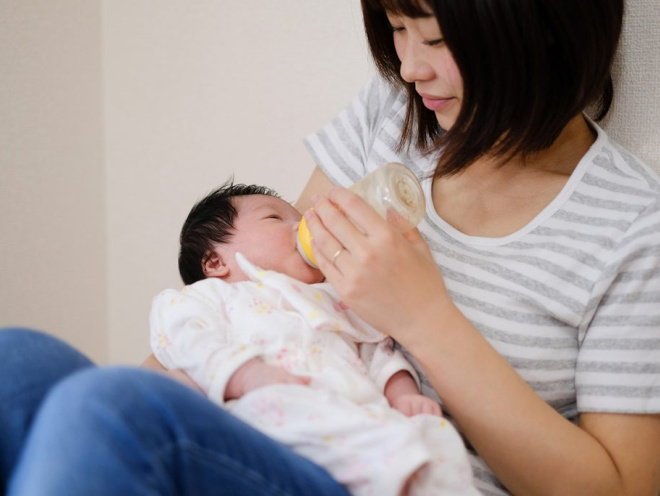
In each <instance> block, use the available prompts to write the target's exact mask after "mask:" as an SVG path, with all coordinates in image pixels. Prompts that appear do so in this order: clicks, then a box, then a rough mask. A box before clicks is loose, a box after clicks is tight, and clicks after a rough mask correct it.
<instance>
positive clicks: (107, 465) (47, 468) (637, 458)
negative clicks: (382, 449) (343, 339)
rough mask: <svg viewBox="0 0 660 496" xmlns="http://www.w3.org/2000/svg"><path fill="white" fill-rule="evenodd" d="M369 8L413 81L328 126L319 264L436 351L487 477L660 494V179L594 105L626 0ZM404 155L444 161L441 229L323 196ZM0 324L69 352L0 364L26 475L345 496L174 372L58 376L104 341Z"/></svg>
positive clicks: (80, 484) (600, 103)
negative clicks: (410, 225) (598, 121)
mask: <svg viewBox="0 0 660 496" xmlns="http://www.w3.org/2000/svg"><path fill="white" fill-rule="evenodd" d="M362 6H363V11H364V14H365V26H366V30H367V34H368V38H369V43H370V46H371V50H372V54H373V55H374V58H375V60H376V62H377V66H378V68H379V69H380V71H381V73H382V74H383V75H384V76H385V80H387V81H388V82H389V83H392V85H390V84H388V83H385V82H383V81H381V80H376V81H375V82H374V83H372V84H371V85H370V86H369V87H368V88H367V89H366V90H365V91H363V93H361V95H360V96H359V97H358V99H357V100H356V101H355V102H354V103H353V105H351V106H350V107H349V109H347V111H345V112H343V113H342V114H340V116H339V117H338V118H337V119H336V120H335V121H333V122H332V123H331V124H330V125H329V126H328V127H326V128H324V129H323V130H321V131H320V132H319V133H317V134H316V135H314V136H312V137H310V138H309V140H308V146H309V148H310V150H311V151H312V153H313V155H314V157H315V159H316V161H317V163H318V164H319V167H320V168H318V169H317V170H316V171H315V173H314V175H313V176H312V179H311V180H310V182H309V184H308V186H307V187H306V189H305V191H304V192H303V195H302V196H301V200H300V203H299V205H300V208H301V209H304V210H307V207H309V206H312V205H313V207H314V208H313V210H312V211H309V212H307V213H306V217H307V221H308V224H309V227H310V230H311V231H312V233H313V235H314V237H315V245H314V250H315V256H316V258H317V260H318V261H319V265H320V267H321V269H322V270H323V272H324V273H325V275H326V276H327V278H328V279H329V280H330V281H331V282H332V283H333V284H334V285H335V286H336V288H337V290H338V291H339V293H340V294H341V296H342V297H343V298H344V299H345V301H347V302H348V303H349V305H350V306H351V307H352V308H353V309H354V310H356V311H357V312H358V313H359V314H360V315H361V316H362V317H364V318H365V319H366V320H368V321H369V322H370V323H371V324H372V325H374V326H376V327H379V328H381V329H382V330H384V331H385V332H387V333H389V334H390V335H391V336H392V337H394V338H395V339H396V340H397V341H398V342H399V343H400V344H401V345H402V346H403V347H404V348H405V349H406V350H407V352H408V353H409V354H410V356H411V357H412V358H414V359H415V360H416V363H417V364H418V366H419V370H420V372H421V373H422V375H423V377H424V382H425V387H426V388H425V393H426V394H428V395H430V396H432V397H436V395H437V397H439V398H440V399H441V400H442V402H443V404H444V409H445V410H446V412H447V413H448V414H449V415H451V416H452V417H453V419H454V420H455V422H456V423H457V425H458V426H459V428H460V429H461V430H462V432H463V434H464V436H465V440H466V443H467V444H468V446H469V448H470V450H471V452H472V453H473V468H474V472H475V476H476V478H477V483H478V484H479V487H480V488H481V489H482V491H483V492H484V493H485V494H506V493H507V492H511V493H513V494H524V495H534V494H550V493H559V494H562V495H564V494H580V495H584V494H656V493H657V489H658V487H659V480H660V474H658V465H659V463H660V421H659V418H658V415H657V413H658V412H660V403H659V401H658V391H657V389H656V388H655V387H654V385H655V383H656V382H657V379H658V372H657V366H656V365H655V363H658V358H660V357H658V356H657V351H655V350H657V349H660V346H658V345H659V344H660V339H659V336H658V334H659V333H660V332H659V324H660V317H659V316H658V307H659V305H658V304H657V302H658V296H657V295H658V294H660V279H659V278H660V275H659V274H660V260H659V259H660V255H659V253H658V250H657V248H656V246H657V244H658V243H657V241H658V229H659V228H658V226H660V208H659V205H660V193H659V191H660V187H659V185H658V181H657V179H656V178H655V177H654V176H653V175H652V174H651V173H649V171H648V169H646V168H645V167H644V166H643V165H641V164H639V162H637V161H636V160H635V159H634V157H632V156H630V155H629V154H627V153H626V152H625V151H623V150H622V149H620V148H619V147H617V146H616V145H614V144H613V143H612V142H611V141H609V139H608V138H607V136H605V134H604V133H603V132H602V131H601V130H600V129H599V128H598V127H597V126H596V125H595V124H594V123H593V122H591V121H590V120H588V119H587V118H585V117H584V116H583V115H582V113H581V112H582V111H583V110H584V109H585V108H586V107H587V106H589V105H595V107H596V113H597V114H601V116H602V115H604V114H605V113H606V112H607V109H608V108H609V104H610V101H611V85H610V84H609V81H610V79H609V68H610V64H611V60H612V56H613V54H614V51H615V49H616V45H617V42H618V38H619V34H620V28H621V19H622V10H623V5H622V0H582V1H580V2H574V1H572V0H537V1H534V2H530V1H529V0H516V1H509V2H496V1H494V0H493V1H484V0H461V2H447V1H443V0H435V1H431V2H428V3H426V2H417V1H414V0H400V1H396V0H381V1H378V0H363V2H362ZM389 161H398V162H403V163H405V164H406V165H408V166H409V167H410V168H411V169H412V170H413V171H415V172H416V173H418V175H419V176H420V177H423V178H426V179H425V180H424V187H425V190H426V193H427V218H426V219H425V220H424V221H423V222H422V224H421V225H420V231H421V235H420V232H418V231H412V232H410V233H407V234H406V235H398V234H396V233H395V232H394V231H393V230H392V229H390V228H389V226H388V225H387V224H386V223H385V222H384V221H382V220H381V219H380V218H378V217H377V216H376V214H374V213H373V212H372V211H370V210H369V209H368V208H367V207H366V206H365V205H364V204H363V202H361V201H360V200H359V199H358V198H357V197H355V196H353V195H351V194H350V193H348V192H347V191H346V190H344V189H341V188H333V189H330V191H329V192H328V193H327V194H326V191H327V190H328V188H329V187H330V186H331V184H332V183H338V184H341V185H345V186H347V185H349V184H351V183H352V182H355V181H356V180H357V179H359V178H360V177H361V176H362V175H364V174H366V173H367V171H369V170H371V169H373V168H375V167H378V166H380V165H382V164H384V163H386V162H389ZM337 206H338V207H339V209H338V208H336V207H337ZM348 219H350V221H349V220H348ZM353 223H355V224H357V225H358V226H360V229H359V230H358V229H357V228H356V227H355V226H354V224H353ZM429 247H430V249H429ZM434 259H435V261H434ZM436 262H437V264H438V265H436ZM438 267H439V268H440V271H438V270H437V268H438ZM0 337H3V339H4V340H5V342H4V343H0V350H7V349H10V347H11V348H12V349H16V347H19V346H22V347H23V350H25V351H26V352H28V353H30V354H31V355H32V356H36V357H37V360H38V361H37V363H40V362H39V361H43V360H45V359H48V360H51V363H52V362H62V363H64V365H65V366H63V367H60V369H61V370H59V371H57V372H55V373H53V374H49V375H48V380H45V379H43V378H42V377H43V375H41V376H37V377H35V374H34V373H32V374H31V378H32V379H34V381H33V382H35V383H36V387H31V388H30V390H31V391H36V392H35V393H34V394H33V399H32V400H30V401H23V400H21V401H18V400H16V399H15V398H23V396H22V394H23V392H24V391H25V390H26V389H27V387H22V386H21V385H20V384H18V383H17V382H16V381H13V380H11V381H6V380H5V381H3V388H4V389H5V390H4V391H2V392H0V396H1V398H0V399H2V400H3V401H2V402H0V403H1V404H2V405H3V407H4V405H5V404H7V402H6V401H4V400H5V399H6V398H8V397H12V398H14V401H13V404H14V405H18V406H16V407H14V408H12V409H11V410H7V411H3V413H2V419H1V420H2V422H0V425H9V424H7V423H5V418H9V419H10V420H11V421H12V422H13V423H14V425H17V426H18V427H17V428H15V429H11V430H10V429H8V428H7V429H6V432H5V431H3V432H2V433H1V434H2V437H1V439H3V441H2V443H0V450H2V453H1V455H2V460H3V461H2V463H3V465H2V469H1V470H2V474H3V477H4V478H5V479H8V478H9V479H10V490H9V493H10V494H63V493H66V494H119V493H120V491H123V492H124V493H127V494H142V493H147V492H148V491H149V490H150V491H152V493H153V492H156V493H158V494H187V493H189V494H202V493H204V492H205V491H210V488H215V489H216V490H218V492H220V493H221V494H222V493H223V492H221V491H224V493H225V494H289V495H294V494H296V495H297V494H345V492H344V490H343V489H342V488H341V487H340V486H339V485H337V484H336V483H334V482H333V481H332V480H331V479H330V478H329V477H328V476H327V474H326V473H325V472H324V471H323V470H321V469H320V468H318V467H316V466H314V465H312V464H310V463H308V462H307V461H306V460H304V459H301V458H299V457H296V456H295V455H293V454H292V453H291V452H289V451H288V450H286V449H284V448H282V447H281V446H279V445H277V444H276V443H273V442H271V441H270V440H269V439H267V438H264V437H263V436H260V435H258V433H255V432H254V431H252V430H251V429H249V428H247V426H244V425H242V424H240V422H237V421H236V420H234V419H232V418H231V417H230V416H229V415H227V414H225V413H224V412H223V411H222V410H219V409H217V408H216V407H214V406H213V405H212V404H211V403H210V402H209V401H207V400H206V399H205V398H203V397H202V396H201V395H199V394H197V393H196V392H194V391H192V390H190V389H188V388H185V387H182V386H180V385H178V384H176V383H174V382H172V381H169V380H166V379H164V378H162V377H161V376H160V375H156V374H151V373H149V372H145V371H136V370H130V369H128V370H126V369H124V370H121V369H120V370H117V369H106V370H98V369H89V370H87V371H83V372H80V373H77V374H73V375H72V376H71V377H70V378H68V379H66V380H64V381H59V383H58V384H57V385H55V383H56V382H58V380H59V378H60V377H64V376H66V375H68V374H69V371H70V370H71V369H77V368H79V367H85V366H86V365H87V364H86V363H85V362H84V360H79V359H78V358H77V354H76V353H75V352H73V351H72V350H68V351H66V352H64V351H62V350H59V349H54V350H38V349H37V347H38V346H41V345H44V346H55V345H54V344H53V343H52V342H51V340H49V339H47V338H44V337H43V336H39V335H33V334H31V333H25V332H11V333H8V334H6V333H5V334H4V335H3V333H0ZM69 356H71V357H70V358H68V357H69ZM0 358H2V357H0ZM0 363H3V364H4V360H0ZM3 367H4V368H5V369H4V370H3V371H2V373H3V378H4V377H11V378H14V377H19V376H20V375H21V374H24V373H25V372H26V371H27V370H28V368H29V367H28V364H24V363H18V364H14V365H12V367H13V368H11V369H9V372H7V370H8V369H7V366H5V365H3ZM49 390H50V394H49V395H48V397H47V399H46V400H45V401H44V402H42V398H43V395H44V394H45V392H46V391H49ZM19 394H20V395H21V396H19ZM36 410H38V413H37V416H36V419H35V420H33V419H32V415H33V413H34V411H36ZM9 436H11V438H10V437H9ZM26 438H27V441H26ZM5 439H10V440H11V442H5ZM19 453H20V458H18V455H19ZM54 454H56V455H54ZM30 491H36V492H30ZM58 491H59V492H58Z"/></svg>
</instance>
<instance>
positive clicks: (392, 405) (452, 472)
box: [151, 183, 478, 496]
mask: <svg viewBox="0 0 660 496" xmlns="http://www.w3.org/2000/svg"><path fill="white" fill-rule="evenodd" d="M300 218H301V216H300V213H299V212H298V211H297V210H296V209H295V208H294V207H293V206H291V205H290V204H289V203H287V202H285V201H284V200H282V199H281V198H280V197H279V196H278V195H277V194H276V193H275V192H273V191H272V190H270V189H268V188H264V187H260V186H253V185H242V184H232V183H228V184H225V185H224V186H222V187H221V188H219V189H217V190H215V191H213V192H212V193H210V194H209V195H208V196H206V197H205V198H204V199H203V200H201V201H200V202H199V203H197V204H196V205H195V206H194V207H193V209H192V210H191V212H190V214H189V215H188V218H187V220H186V222H185V223H184V226H183V228H182V232H181V240H180V241H181V250H180V254H179V271H180V273H181V277H182V279H183V281H184V283H186V284H187V286H185V287H184V288H183V289H182V290H181V291H175V290H166V291H164V292H162V293H161V294H160V295H158V296H157V297H156V298H155V299H154V303H153V307H152V311H151V346H152V349H153V352H154V354H155V356H156V357H157V359H158V360H159V361H160V362H161V363H162V364H163V366H165V367H166V368H168V369H182V370H184V371H185V372H186V373H187V374H188V375H189V376H190V377H191V378H192V379H193V380H194V381H195V382H196V383H197V384H198V385H199V386H200V388H201V389H202V390H203V391H204V392H205V393H206V394H207V395H208V397H209V398H210V399H211V400H213V401H215V402H217V403H218V404H219V405H221V406H223V407H224V408H226V409H228V410H229V411H231V412H232V413H233V414H235V415H236V416H238V417H239V418H241V419H243V420H244V421H245V422H247V423H249V424H251V425H253V426H254V427H256V428H257V429H260V430H261V431H263V432H265V433H266V434H268V435H270V436H271V437H273V438H274V439H276V440H278V441H280V442H282V443H284V444H286V445H288V446H290V447H291V448H292V449H293V450H294V451H296V452H297V453H299V454H301V455H303V456H306V457H308V458H309V459H311V460H312V461H314V462H315V463H317V464H319V465H321V466H323V467H324V468H325V469H326V470H328V471H329V472H330V473H331V474H332V475H333V476H334V477H335V478H336V479H337V480H338V481H339V482H341V483H342V484H344V485H345V486H346V487H347V488H348V489H349V491H351V493H352V494H355V495H364V496H366V495H383V496H387V495H391V496H398V495H402V494H419V495H435V494H448V495H449V494H452V495H453V494H456V495H459V494H460V495H470V494H478V493H477V491H476V489H474V487H473V486H472V474H471V469H470V466H469V463H468V460H467V455H466V451H465V448H464V446H463V443H462V440H461V438H460V436H459V435H458V433H457V432H456V431H455V429H454V428H453V427H452V426H451V424H449V423H448V422H447V421H446V420H444V419H443V418H442V417H441V415H440V413H441V412H440V407H439V405H438V404H437V403H435V402H434V401H432V400H431V399H430V398H427V397H425V396H423V395H422V394H420V392H419V388H418V378H417V375H416V373H415V370H414V368H413V367H412V366H411V365H410V364H409V363H408V362H407V361H406V360H405V359H404V357H403V355H402V354H401V353H400V352H399V351H397V350H395V349H394V346H393V342H392V340H391V339H390V338H388V337H387V336H385V335H383V334H382V333H380V332H379V331H377V330H376V329H374V328H372V327H371V326H369V325H368V324H367V323H366V322H364V321H363V320H362V319H360V318H359V317H358V316H357V315H356V314H355V313H353V312H352V311H351V310H350V309H349V308H347V307H346V305H344V304H343V303H342V302H341V300H340V299H339V298H338V297H337V295H336V293H335V292H334V291H333V289H332V287H331V286H330V285H329V284H328V283H324V282H323V280H324V277H323V274H322V273H321V272H320V271H319V270H318V269H315V268H312V267H311V266H309V265H308V264H307V263H306V262H305V261H304V260H303V258H302V257H301V256H300V255H299V253H298V251H297V248H296V234H297V228H298V224H299V222H300Z"/></svg>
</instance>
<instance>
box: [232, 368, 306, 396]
mask: <svg viewBox="0 0 660 496" xmlns="http://www.w3.org/2000/svg"><path fill="white" fill-rule="evenodd" d="M310 380H311V379H310V378H309V377H304V376H299V375H294V374H292V373H290V372H287V371H286V370H284V369H283V368H281V367H276V366H275V365H268V364H267V363H264V362H262V361H261V360H259V359H258V358H253V359H252V360H249V361H248V362H245V363H244V364H243V365H242V366H241V367H240V368H239V369H238V370H237V371H236V372H234V375H232V376H231V378H230V379H229V382H227V387H226V388H225V401H229V400H233V399H237V398H240V397H242V396H244V395H245V394H247V393H249V392H250V391H252V390H253V389H257V388H260V387H264V386H270V385H271V384H302V385H304V386H306V385H308V384H309V381H310Z"/></svg>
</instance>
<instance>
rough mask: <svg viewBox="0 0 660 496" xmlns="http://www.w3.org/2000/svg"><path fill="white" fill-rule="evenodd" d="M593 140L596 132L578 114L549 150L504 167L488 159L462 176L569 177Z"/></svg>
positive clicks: (509, 161) (499, 161) (512, 160)
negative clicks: (544, 175) (501, 174)
mask: <svg viewBox="0 0 660 496" xmlns="http://www.w3.org/2000/svg"><path fill="white" fill-rule="evenodd" d="M595 140H596V132H595V131H594V130H592V128H591V126H590V125H589V124H588V123H587V121H586V119H585V117H584V116H583V115H582V114H580V115H577V116H575V117H574V118H573V119H571V120H570V121H569V123H568V124H567V125H566V127H565V128H564V129H563V131H562V132H561V133H560V135H559V136H558V137H557V139H556V140H555V142H554V143H553V144H552V145H551V146H550V147H549V148H547V149H545V150H542V151H540V152H537V153H533V154H530V155H528V156H527V157H525V158H524V159H523V158H522V157H521V156H515V157H512V158H508V159H507V161H506V162H505V163H504V164H502V158H501V157H488V156H487V157H484V158H482V159H480V160H478V161H477V162H475V163H474V164H472V165H471V166H470V167H468V168H467V169H466V170H465V172H468V171H471V172H473V173H478V174H479V175H481V174H483V173H487V172H488V171H489V170H491V171H492V172H494V173H497V172H500V173H504V175H505V176H506V175H509V174H515V175H517V174H518V173H520V172H522V171H527V172H529V173H534V174H537V173H543V172H547V173H552V174H561V175H566V176H570V175H571V174H572V173H573V171H574V170H575V168H576V167H577V164H578V163H579V162H580V160H581V159H582V157H583V156H584V155H585V154H586V153H587V151H588V150H589V148H590V147H591V145H593V143H594V141H595ZM473 168H474V169H473ZM498 175H499V174H498Z"/></svg>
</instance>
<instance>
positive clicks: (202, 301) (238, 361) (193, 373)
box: [150, 280, 262, 404]
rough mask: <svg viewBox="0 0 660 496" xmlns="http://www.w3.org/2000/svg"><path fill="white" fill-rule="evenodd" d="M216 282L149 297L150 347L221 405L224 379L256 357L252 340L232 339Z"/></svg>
mask: <svg viewBox="0 0 660 496" xmlns="http://www.w3.org/2000/svg"><path fill="white" fill-rule="evenodd" d="M212 283H219V284H222V283H221V282H220V281H210V283H209V280H206V281H201V282H200V283H197V284H194V285H192V286H187V287H186V288H184V290H182V291H175V290H166V291H164V292H162V293H161V294H159V295H158V296H156V298H154V301H153V304H152V308H151V316H150V324H151V348H152V350H153V353H154V355H155V356H156V358H157V359H158V361H159V362H160V363H162V364H163V366H164V367H165V368H166V369H181V370H183V371H185V372H186V373H187V374H188V375H189V376H190V377H191V378H192V379H193V380H194V381H195V382H196V383H197V384H198V385H199V386H200V387H201V388H202V390H203V391H204V392H206V393H207V395H208V397H209V398H210V399H211V400H213V401H215V402H216V403H219V404H223V403H224V396H225V389H226V387H227V382H228V381H229V379H230V378H231V376H232V375H233V374H234V372H236V370H238V369H239V368H240V367H241V365H243V364H244V363H245V362H247V361H248V360H250V359H252V358H254V357H257V356H260V355H261V354H262V350H261V349H260V348H259V347H258V346H255V345H251V344H246V343H242V342H240V341H237V340H236V339H234V337H233V334H232V332H231V324H230V322H229V320H228V319H227V317H226V314H225V312H224V308H223V304H222V302H223V296H224V295H223V294H222V293H223V289H222V288H221V287H219V286H216V287H213V284H212Z"/></svg>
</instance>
